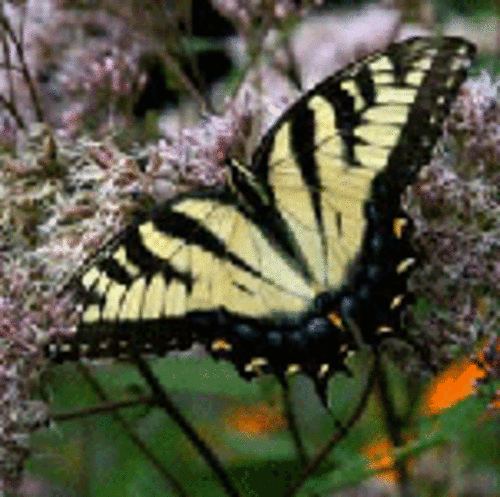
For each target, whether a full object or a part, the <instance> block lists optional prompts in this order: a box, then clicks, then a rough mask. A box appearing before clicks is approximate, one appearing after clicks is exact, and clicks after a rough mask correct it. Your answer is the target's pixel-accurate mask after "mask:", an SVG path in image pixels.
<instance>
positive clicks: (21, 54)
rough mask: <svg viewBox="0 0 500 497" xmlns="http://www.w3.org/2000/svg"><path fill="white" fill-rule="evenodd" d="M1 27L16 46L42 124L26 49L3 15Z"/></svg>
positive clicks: (1, 15) (0, 17)
mask: <svg viewBox="0 0 500 497" xmlns="http://www.w3.org/2000/svg"><path fill="white" fill-rule="evenodd" d="M0 26H1V27H2V28H3V29H4V30H5V31H6V32H7V33H8V35H9V37H10V39H11V40H12V43H13V44H14V47H15V48H16V53H17V56H18V58H19V61H20V63H21V71H22V73H23V78H24V81H25V83H26V86H27V87H28V90H29V92H30V96H31V100H32V102H33V106H34V108H35V113H36V117H37V120H38V121H40V122H43V120H44V119H43V111H42V107H41V105H40V101H39V100H38V95H37V93H36V90H35V87H34V85H33V79H32V78H31V75H30V73H29V70H28V66H27V64H26V60H25V58H24V49H23V46H22V44H21V43H20V42H19V40H18V39H17V36H16V34H15V33H14V31H13V29H12V27H11V25H10V23H9V21H8V20H7V18H6V17H5V16H4V15H3V14H0Z"/></svg>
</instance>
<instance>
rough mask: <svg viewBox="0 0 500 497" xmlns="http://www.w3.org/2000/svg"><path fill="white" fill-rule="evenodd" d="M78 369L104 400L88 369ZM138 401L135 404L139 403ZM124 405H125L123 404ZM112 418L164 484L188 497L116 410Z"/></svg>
mask: <svg viewBox="0 0 500 497" xmlns="http://www.w3.org/2000/svg"><path fill="white" fill-rule="evenodd" d="M78 369H79V370H80V372H81V373H82V374H83V376H84V377H85V379H86V380H87V381H88V383H89V384H90V386H91V387H92V389H93V390H94V392H95V393H96V394H97V395H98V396H99V398H101V399H102V400H106V399H107V396H106V393H105V392H104V390H103V389H102V388H101V385H100V384H99V382H98V381H97V380H96V379H95V378H94V376H93V375H92V374H91V372H90V371H89V369H88V367H87V366H86V365H84V364H82V363H78ZM139 400H141V399H138V400H137V401H136V403H139ZM142 400H143V401H146V402H148V403H150V402H151V400H152V399H151V397H148V398H143V399H142ZM124 404H125V403H124ZM111 415H112V416H113V418H114V419H115V420H116V421H117V422H118V423H119V424H120V426H121V427H122V428H123V430H124V432H125V434H126V435H127V436H128V437H129V438H130V440H131V441H132V443H133V444H135V446H136V447H137V448H138V449H139V450H140V451H141V452H142V454H144V457H145V458H146V459H147V460H148V461H149V462H150V463H151V464H152V465H153V466H154V467H155V468H156V470H157V471H158V473H160V474H161V475H162V476H163V478H164V479H165V481H166V482H168V483H169V484H170V485H171V486H172V488H173V490H174V491H175V492H176V493H177V495H180V496H181V497H188V493H187V492H186V490H185V489H184V488H183V487H182V485H181V483H180V482H179V481H178V480H177V478H176V477H175V476H174V475H173V474H172V473H171V472H170V471H168V469H167V468H165V465H164V464H163V462H162V461H161V460H160V459H158V457H157V456H156V455H155V454H154V453H153V452H151V449H150V448H149V447H148V446H147V445H146V444H145V443H144V442H143V440H142V439H141V438H140V437H139V436H138V435H137V433H136V432H135V431H134V430H133V429H132V427H131V426H130V424H129V423H128V422H127V421H126V420H125V419H124V418H123V417H122V416H121V415H120V414H119V413H118V412H117V410H116V408H115V410H114V411H112V412H111Z"/></svg>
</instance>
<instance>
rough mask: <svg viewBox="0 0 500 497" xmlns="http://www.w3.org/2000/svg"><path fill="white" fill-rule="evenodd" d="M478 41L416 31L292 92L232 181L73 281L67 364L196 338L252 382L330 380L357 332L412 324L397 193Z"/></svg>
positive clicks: (142, 228)
mask: <svg viewBox="0 0 500 497" xmlns="http://www.w3.org/2000/svg"><path fill="white" fill-rule="evenodd" d="M474 53H475V49H474V46H473V45H471V44H470V43H469V42H467V41H465V40H463V39H460V38H452V37H447V38H411V39H408V40H405V41H403V42H401V43H395V44H392V45H390V46H389V47H387V49H385V50H384V51H382V52H378V53H375V54H373V55H370V56H368V57H365V58H363V59H362V60H360V61H358V62H356V63H353V64H351V65H348V66H347V67H345V68H343V69H341V70H340V71H338V72H336V73H335V74H333V75H332V76H330V77H328V78H327V79H325V80H324V81H322V82H321V83H319V84H318V85H317V86H316V87H315V88H313V89H312V90H311V91H309V92H307V93H306V94H305V95H304V96H303V97H302V98H300V99H299V100H298V101H297V102H296V103H295V104H293V105H292V106H291V107H290V108H289V109H288V110H287V111H286V112H285V113H284V114H283V115H282V116H281V117H280V118H279V119H278V121H277V122H276V123H275V124H274V125H273V126H272V128H271V129H270V130H269V131H268V133H267V134H266V135H265V136H264V138H263V139H262V141H261V143H260V145H259V146H258V148H257V150H256V151H255V153H254V155H253V159H252V161H251V163H250V164H249V165H245V164H239V163H237V162H236V161H231V162H229V163H228V164H227V167H228V172H229V178H230V180H229V181H228V183H227V185H226V186H224V187H223V188H210V189H207V188H205V189H201V190H197V191H193V192H190V193H184V194H181V195H178V196H177V197H175V198H173V199H172V200H169V201H167V202H165V203H164V204H162V205H160V206H158V207H156V208H155V209H153V210H152V211H149V212H147V213H145V214H144V215H143V216H141V217H140V218H139V219H138V220H137V221H136V222H134V223H133V224H132V225H130V226H129V227H127V228H126V229H125V230H124V231H123V232H122V233H120V234H119V235H118V236H116V237H115V238H114V239H113V240H112V241H111V242H110V243H108V244H106V245H105V246H104V247H101V248H100V249H99V251H98V252H97V254H96V255H95V256H94V257H92V258H91V259H90V260H89V261H88V262H87V263H86V264H84V265H83V266H82V267H81V268H80V269H79V270H78V271H77V272H76V273H75V274H74V275H73V277H72V278H71V279H70V280H69V283H68V284H67V286H66V287H65V289H64V291H65V292H72V293H73V294H74V299H75V306H76V308H78V309H79V310H80V312H81V319H80V322H79V325H78V330H77V333H76V334H75V335H74V336H73V337H70V338H66V339H64V340H62V341H58V342H54V343H52V344H50V346H49V354H50V356H51V357H52V358H53V359H54V360H58V361H63V360H68V359H77V358H78V357H81V356H86V357H90V358H92V357H127V356H131V355H133V354H142V353H145V354H155V355H163V354H165V353H166V352H168V351H170V350H184V349H187V348H189V347H190V346H191V345H192V344H193V343H194V342H200V343H202V344H204V345H205V347H206V349H207V350H208V351H209V352H210V353H211V354H212V355H213V356H214V357H216V358H224V359H227V360H229V361H231V362H232V363H233V364H234V365H235V367H236V368H237V370H238V372H239V374H240V375H241V376H242V377H244V378H246V379H249V378H251V377H253V376H255V375H256V374H258V373H259V372H271V373H274V374H275V375H276V376H277V377H278V378H280V379H281V380H283V379H284V378H285V377H286V375H287V374H290V373H292V372H299V371H300V372H303V373H305V374H307V375H308V376H310V377H311V378H312V379H313V381H314V383H315V386H316V390H317V392H318V394H319V396H320V398H321V399H322V400H323V402H325V391H326V386H327V382H328V378H329V377H330V376H331V375H333V374H335V372H337V371H342V370H345V369H346V365H345V361H346V358H347V356H348V354H349V353H351V352H353V351H355V350H356V349H358V348H359V346H360V342H362V343H367V344H370V345H371V346H374V347H376V346H377V345H378V344H379V343H380V341H381V340H382V339H383V338H384V337H386V336H396V335H398V334H401V333H402V331H401V316H402V313H403V311H404V309H405V307H406V305H407V302H408V297H409V296H408V290H407V279H408V276H409V274H410V272H411V270H412V268H413V267H414V266H415V263H416V256H415V253H414V250H413V249H412V246H411V243H410V235H411V220H410V219H409V218H408V216H407V215H406V213H405V212H404V211H403V209H402V206H401V194H402V193H403V192H404V190H405V188H406V187H407V186H408V185H409V184H411V183H412V182H413V181H414V180H415V178H416V175H417V173H418V172H419V170H420V168H421V167H422V166H424V165H425V164H427V163H428V162H429V161H430V158H431V153H432V150H433V148H434V146H435V144H436V142H437V140H438V139H439V138H440V136H441V134H442V127H443V122H444V120H445V118H446V117H447V115H448V113H449V111H450V107H451V105H452V104H453V102H454V100H455V98H456V96H457V94H458V91H459V89H460V86H461V85H462V83H463V81H464V80H465V78H466V75H467V69H468V67H469V66H470V64H471V61H472V60H473V58H474Z"/></svg>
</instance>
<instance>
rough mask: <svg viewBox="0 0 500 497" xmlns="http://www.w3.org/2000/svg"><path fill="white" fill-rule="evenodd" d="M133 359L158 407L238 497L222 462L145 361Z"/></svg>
mask: <svg viewBox="0 0 500 497" xmlns="http://www.w3.org/2000/svg"><path fill="white" fill-rule="evenodd" d="M134 361H135V364H136V365H137V368H138V369H139V371H140V373H141V374H142V376H143V378H144V379H145V381H146V382H147V384H148V385H149V388H151V391H152V393H153V396H154V397H155V400H156V405H157V406H158V407H162V408H163V409H164V410H165V412H166V413H167V415H168V416H169V417H170V418H172V419H173V420H174V421H175V422H176V423H177V424H178V425H179V427H180V428H181V430H182V431H183V432H184V434H185V435H186V436H187V437H188V439H189V440H190V442H191V443H192V444H193V445H194V447H195V448H196V449H197V450H198V452H199V453H200V454H201V456H202V457H203V458H204V459H205V460H206V461H207V464H208V465H209V466H210V468H212V471H213V472H214V473H215V474H216V475H217V477H218V478H219V480H220V482H221V485H222V486H223V488H224V490H225V491H226V493H227V494H228V495H230V496H231V497H239V492H238V491H237V490H236V488H235V487H234V485H233V484H232V482H231V480H230V479H229V477H228V475H227V473H226V471H225V470H224V468H223V467H222V464H221V463H220V461H219V460H218V459H217V456H216V455H215V454H214V453H213V452H212V451H211V450H210V448H209V446H208V445H207V444H206V443H205V442H204V441H203V440H202V439H201V438H200V436H199V435H198V434H197V433H196V432H195V430H194V429H193V428H192V427H191V425H190V424H189V423H188V422H187V421H186V419H185V418H184V417H183V416H182V414H181V412H180V411H179V410H178V409H177V407H176V406H175V405H174V404H173V402H172V401H171V400H170V399H169V397H168V396H167V394H166V392H165V390H164V389H163V387H162V386H161V384H160V382H159V381H158V379H157V378H156V376H155V375H154V374H153V371H152V370H151V368H150V367H149V364H148V363H147V361H145V360H144V359H143V358H142V357H140V356H139V355H138V354H136V355H135V356H134Z"/></svg>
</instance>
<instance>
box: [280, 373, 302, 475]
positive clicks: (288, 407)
mask: <svg viewBox="0 0 500 497" xmlns="http://www.w3.org/2000/svg"><path fill="white" fill-rule="evenodd" d="M280 384H281V386H282V388H283V405H284V407H285V416H286V420H287V423H288V429H289V430H290V433H291V435H292V440H293V442H294V445H295V450H296V451H297V454H298V456H299V460H300V467H301V468H305V467H306V466H307V464H308V462H309V458H308V456H307V452H306V449H305V447H304V443H303V442H302V438H301V436H300V432H299V429H298V426H297V420H296V419H295V414H294V412H293V408H292V402H291V398H290V385H289V384H288V381H287V380H286V379H283V381H280Z"/></svg>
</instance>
